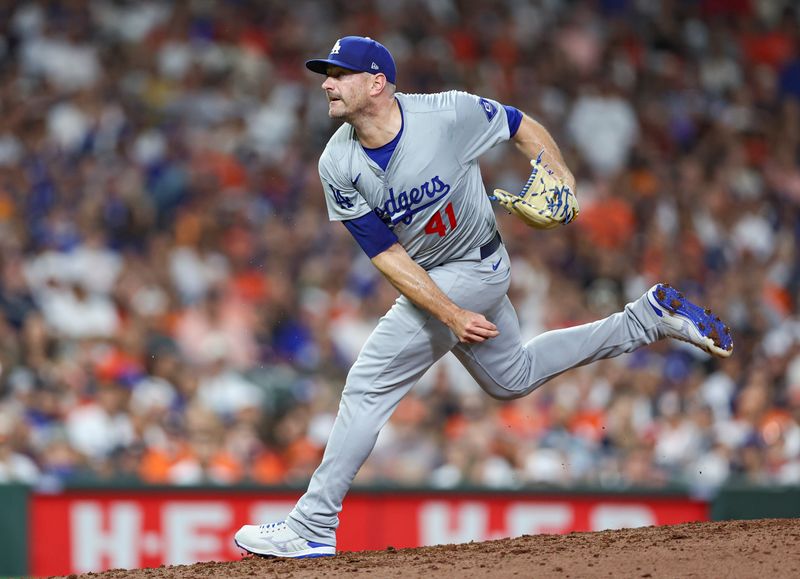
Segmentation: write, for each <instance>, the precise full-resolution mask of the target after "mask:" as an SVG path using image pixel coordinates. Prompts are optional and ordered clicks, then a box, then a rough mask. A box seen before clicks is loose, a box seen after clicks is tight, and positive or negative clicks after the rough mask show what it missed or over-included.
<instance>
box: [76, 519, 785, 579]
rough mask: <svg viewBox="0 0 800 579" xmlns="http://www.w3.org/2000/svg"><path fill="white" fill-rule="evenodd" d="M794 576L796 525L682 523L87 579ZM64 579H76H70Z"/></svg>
mask: <svg viewBox="0 0 800 579" xmlns="http://www.w3.org/2000/svg"><path fill="white" fill-rule="evenodd" d="M355 573H357V574H358V575H357V576H362V577H370V578H372V577H403V578H406V577H425V579H431V578H435V577H441V578H445V577H446V578H448V579H449V578H452V577H493V578H494V577H537V578H544V577H559V578H563V577H575V578H578V577H579V578H584V577H604V578H607V577H654V578H655V577H698V578H700V577H702V578H708V577H769V578H770V579H777V578H779V577H800V519H764V520H759V521H726V522H719V523H688V524H684V525H674V526H669V527H646V528H641V529H623V530H621V531H603V532H599V533H571V534H569V535H537V536H525V537H519V538H516V539H503V540H500V541H488V542H485V543H469V544H466V545H446V546H441V547H423V548H419V549H394V548H392V547H389V548H388V549H387V550H385V551H361V552H356V553H342V554H341V555H339V556H337V557H332V558H324V559H308V560H297V561H291V560H285V559H264V558H256V557H247V558H244V559H242V560H241V561H235V562H227V563H197V564H195V565H181V566H175V567H160V568H158V569H137V570H134V571H126V570H121V569H116V570H112V571H106V572H105V573H88V574H86V575H81V576H80V577H86V578H88V577H90V576H91V577H92V579H112V578H114V579H122V578H125V579H128V578H130V579H143V578H148V579H162V578H170V579H173V578H174V579H187V578H189V577H192V578H194V577H209V578H210V577H226V578H228V579H240V578H241V579H245V578H246V579H252V578H253V577H293V578H296V579H299V578H304V577H309V578H311V577H314V578H316V577H344V576H348V577H351V576H352V574H355ZM71 577H75V576H74V575H73V576H71Z"/></svg>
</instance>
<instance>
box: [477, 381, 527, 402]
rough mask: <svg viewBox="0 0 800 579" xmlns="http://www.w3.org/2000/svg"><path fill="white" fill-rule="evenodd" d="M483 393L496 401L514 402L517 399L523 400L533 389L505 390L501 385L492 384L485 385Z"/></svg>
mask: <svg viewBox="0 0 800 579" xmlns="http://www.w3.org/2000/svg"><path fill="white" fill-rule="evenodd" d="M482 386H483V391H484V392H486V393H487V394H488V395H489V396H491V397H492V398H494V399H495V400H514V399H515V398H522V397H523V396H525V395H526V394H528V393H529V392H531V390H533V388H526V389H523V390H509V389H508V388H503V387H502V386H500V385H499V384H491V385H486V384H483V385H482Z"/></svg>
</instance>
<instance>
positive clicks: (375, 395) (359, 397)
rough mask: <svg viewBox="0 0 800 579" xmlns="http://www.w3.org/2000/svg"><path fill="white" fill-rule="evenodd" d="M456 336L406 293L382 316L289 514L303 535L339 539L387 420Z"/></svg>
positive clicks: (290, 522) (332, 542)
mask: <svg viewBox="0 0 800 579" xmlns="http://www.w3.org/2000/svg"><path fill="white" fill-rule="evenodd" d="M454 342H455V337H454V336H453V335H452V333H451V332H450V331H449V329H448V328H447V327H446V326H444V325H442V324H441V323H440V322H439V321H438V320H435V319H432V318H430V317H429V316H427V315H426V314H424V313H423V312H422V311H420V310H419V309H417V308H416V307H414V306H413V305H411V303H410V302H408V300H406V299H405V298H401V299H399V300H398V301H397V303H396V304H395V306H393V307H392V309H391V310H390V311H389V313H388V314H387V315H386V316H385V317H384V318H382V319H381V321H380V322H379V324H378V326H377V327H376V328H375V331H374V332H373V333H372V335H371V336H370V338H369V340H368V341H367V343H366V344H365V345H364V348H363V349H362V351H361V353H360V354H359V357H358V360H357V361H356V363H355V365H354V366H353V368H352V369H351V370H350V373H349V374H348V376H347V383H346V385H345V388H344V391H343V392H342V400H341V403H340V404H339V413H338V415H337V417H336V421H335V422H334V426H333V430H332V431H331V435H330V437H329V439H328V443H327V446H326V447H325V454H324V456H323V459H322V463H321V464H320V465H319V467H318V468H317V470H316V471H315V472H314V475H313V477H312V478H311V481H310V483H309V487H308V491H307V492H306V493H305V494H304V495H303V497H302V498H301V499H300V501H298V503H297V505H296V506H295V508H294V510H293V511H292V512H291V513H290V515H289V517H288V518H287V520H286V523H287V525H289V527H290V528H291V529H292V530H294V531H295V532H296V533H297V534H298V535H300V536H301V537H304V538H306V539H308V540H312V541H319V542H321V543H325V544H328V545H335V544H336V528H337V527H338V525H339V516H338V515H339V512H340V511H341V509H342V501H343V500H344V497H345V495H346V494H347V492H348V490H349V489H350V485H351V484H352V482H353V478H354V477H355V475H356V473H357V472H358V470H359V469H360V468H361V465H362V464H363V463H364V461H365V460H366V459H367V457H368V456H369V454H370V452H371V451H372V448H373V447H374V445H375V441H376V439H377V437H378V433H379V432H380V430H381V428H382V427H383V425H384V424H385V423H386V421H387V420H388V419H389V417H390V416H391V414H392V412H393V411H394V409H395V407H396V406H397V404H398V403H399V402H400V400H401V399H402V398H403V396H405V394H406V393H407V392H408V390H409V388H411V386H413V385H414V384H415V383H416V382H417V380H418V379H419V378H420V376H422V374H424V373H425V371H426V370H427V369H428V368H429V367H430V366H431V365H432V364H433V363H434V362H435V361H436V360H438V359H439V358H440V357H441V356H443V355H444V354H445V353H447V352H448V351H449V350H450V349H451V348H452V346H453V343H454Z"/></svg>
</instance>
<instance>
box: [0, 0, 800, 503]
mask: <svg viewBox="0 0 800 579" xmlns="http://www.w3.org/2000/svg"><path fill="white" fill-rule="evenodd" d="M799 30H800V11H798V9H797V7H796V5H795V4H794V3H793V2H791V1H789V0H786V1H781V0H736V1H721V0H683V1H681V0H661V1H659V2H643V1H637V0H594V1H584V2H566V1H559V0H540V1H527V0H414V1H411V0H409V1H393V0H392V1H390V0H375V1H374V2H372V1H368V0H338V1H332V2H329V1H322V0H319V1H316V0H294V1H292V2H283V1H281V0H219V1H216V2H213V1H210V0H188V1H185V2H177V1H176V2H168V1H159V0H142V1H134V0H130V1H122V0H118V1H114V0H92V1H91V2H84V1H82V0H38V1H37V0H29V1H18V2H13V1H6V2H0V314H2V315H0V482H2V481H23V482H26V483H30V484H33V485H43V486H46V485H58V484H61V483H64V482H70V481H76V480H84V479H86V478H87V477H89V478H93V479H103V480H112V479H126V480H143V481H146V482H148V483H157V484H199V483H203V484H208V483H210V484H220V485H227V484H233V483H241V482H254V483H260V484H276V485H282V484H298V485H302V484H304V483H305V481H307V479H308V478H309V476H310V475H311V473H312V472H313V470H314V468H315V467H316V465H317V464H318V461H319V459H320V457H321V453H322V450H323V448H324V445H325V441H326V438H327V436H328V433H329V430H330V428H331V425H332V422H333V420H334V417H335V414H336V410H337V406H338V399H339V394H340V392H341V389H342V387H343V384H344V379H345V376H346V374H347V370H348V368H349V366H350V365H351V364H352V363H353V361H354V360H355V357H356V355H357V353H358V350H359V348H360V346H361V345H362V344H363V342H364V340H365V339H366V337H367V336H368V335H369V333H370V331H371V330H372V328H373V327H374V326H375V324H376V322H377V319H378V318H379V317H380V316H381V315H383V313H384V312H385V311H386V310H387V309H388V308H389V307H391V304H392V303H393V301H394V299H395V298H396V297H397V295H396V292H395V291H394V290H393V289H392V288H391V287H390V286H389V284H388V283H387V282H385V281H384V280H383V279H382V278H381V277H380V276H379V274H378V273H377V271H376V270H375V269H374V268H373V267H372V265H371V263H370V262H369V260H368V259H367V258H366V256H364V255H363V253H362V252H361V250H360V249H359V248H358V246H357V245H356V243H355V242H354V241H353V240H352V238H351V237H350V235H349V233H347V231H346V229H345V228H344V227H342V226H341V225H340V224H336V223H333V224H331V223H330V222H329V221H328V218H327V213H326V210H325V204H324V199H323V194H322V189H321V185H320V183H319V181H318V176H317V167H316V164H317V159H318V157H319V154H320V153H321V151H322V149H323V147H324V144H325V142H326V141H327V139H328V137H329V136H330V135H331V134H332V132H333V131H334V130H335V128H336V124H335V123H333V122H331V121H330V120H329V119H328V117H327V106H326V101H325V98H324V96H323V94H322V91H321V90H320V87H319V85H320V83H321V81H322V80H323V79H322V77H320V76H319V75H314V74H312V73H309V72H308V71H307V70H306V69H305V68H304V66H303V62H304V60H305V59H307V58H311V57H318V56H321V55H325V54H327V53H328V51H329V50H330V47H331V46H332V45H333V43H334V42H335V40H336V39H337V38H338V37H339V36H343V35H346V34H361V35H369V36H372V37H374V38H377V39H379V40H380V41H382V42H383V43H384V44H385V45H387V46H388V47H389V49H390V50H391V51H392V53H393V54H394V56H395V58H396V60H397V64H398V90H400V91H402V92H434V91H439V90H449V89H462V90H467V91H470V92H473V93H476V94H479V95H481V96H487V97H492V98H495V99H498V100H500V101H501V102H503V103H504V104H508V105H513V106H516V107H518V108H519V109H521V110H523V111H525V112H527V113H528V114H530V115H532V116H533V117H535V118H536V119H538V120H539V121H540V122H541V123H542V124H544V125H545V126H546V127H548V129H549V130H550V131H551V132H552V133H553V135H554V136H555V137H556V140H557V142H558V143H559V144H560V145H561V148H562V152H563V154H564V156H565V158H566V159H567V161H568V164H569V166H570V167H571V168H572V170H573V172H574V173H575V175H576V177H577V179H578V197H579V199H580V200H581V208H582V213H581V217H580V219H579V220H578V221H577V222H576V223H575V224H574V225H570V226H569V227H568V228H565V229H563V230H558V231H548V232H535V231H533V230H530V229H528V228H527V227H525V226H524V225H523V224H522V223H521V222H519V221H517V220H515V219H513V218H511V217H509V216H507V215H505V214H504V213H502V212H498V221H499V226H500V229H501V232H502V234H503V237H504V239H505V241H506V245H507V247H508V249H509V252H510V254H511V255H512V263H513V268H512V272H513V274H512V289H511V294H510V295H511V297H512V300H513V302H514V304H515V305H516V307H517V310H518V312H519V317H520V323H521V326H522V331H523V336H529V337H533V336H535V335H536V334H538V333H541V332H544V331H547V330H549V329H554V328H561V327H565V326H570V325H574V324H579V323H584V322H589V321H593V320H595V319H598V318H600V317H604V316H606V315H609V314H610V313H612V312H615V311H618V310H619V309H621V308H622V307H623V305H624V304H625V303H627V302H628V301H630V300H632V299H635V298H636V297H638V296H639V295H641V293H642V292H643V291H644V290H645V289H647V288H648V287H650V286H651V285H652V284H653V283H655V282H656V281H667V282H670V283H672V284H673V285H675V286H677V287H679V288H681V289H682V290H683V291H684V292H685V293H686V294H687V295H689V296H690V297H692V298H693V299H696V300H697V301H700V302H701V303H704V304H706V305H708V306H710V307H711V308H712V309H714V310H715V312H717V313H718V314H720V315H721V316H722V317H723V318H724V319H725V320H726V321H727V322H728V323H729V324H730V326H731V327H732V329H733V333H734V339H735V353H734V355H733V357H732V358H730V359H729V360H726V361H724V362H718V361H716V360H713V359H711V358H709V357H708V356H706V355H705V354H703V353H702V352H700V351H698V350H696V349H694V348H692V347H691V346H688V345H686V344H683V343H681V342H660V343H658V344H656V345H654V346H651V347H648V348H645V349H642V350H639V351H637V352H636V353H634V354H631V355H627V356H622V357H620V358H617V359H615V360H611V361H605V362H602V363H598V364H593V365H590V366H587V367H583V368H580V369H577V370H574V371H570V372H568V373H566V374H564V375H562V376H560V377H559V378H557V379H555V380H553V381H552V382H551V383H548V384H547V385H545V386H543V387H542V388H541V389H540V390H538V391H537V392H535V393H534V394H532V395H530V396H528V397H526V398H522V399H519V400H516V401H513V402H508V403H500V402H497V401H495V400H493V399H491V398H490V397H489V396H488V395H486V394H485V393H483V392H482V391H481V390H480V388H479V387H478V386H477V385H476V384H475V383H474V381H472V379H471V378H470V377H469V375H467V374H466V372H465V371H464V370H463V369H462V368H461V367H460V366H459V365H458V363H457V362H456V361H455V359H454V358H453V357H452V356H447V357H445V358H444V359H443V360H442V361H440V362H439V363H437V364H436V366H434V367H433V368H432V369H431V370H430V371H429V372H428V373H427V374H426V375H425V376H424V377H423V379H422V381H421V382H420V383H419V384H418V386H417V387H415V389H413V390H412V392H411V393H410V394H409V395H408V396H407V397H406V399H405V400H404V401H403V402H402V403H401V404H400V406H399V407H398V409H397V411H396V413H395V414H394V416H393V417H392V419H391V420H390V422H389V423H388V424H387V426H386V428H385V429H384V431H383V432H382V434H381V436H380V438H379V440H378V444H377V445H376V448H375V451H374V452H373V455H372V456H371V458H370V459H369V461H368V462H367V464H366V465H365V467H364V468H363V470H362V472H361V473H360V474H359V476H358V478H357V483H360V484H385V483H389V484H401V485H415V486H435V487H439V488H451V487H455V486H458V485H481V486H490V487H498V488H500V487H503V488H505V487H519V486H524V485H534V484H545V485H567V486H568V485H580V484H590V485H599V486H603V487H609V488H624V487H640V486H654V487H663V486H665V485H671V484H682V485H690V486H692V487H693V488H697V489H705V490H707V491H709V492H712V491H713V490H714V489H715V488H717V487H718V486H719V485H721V484H724V483H725V482H729V481H746V482H751V483H758V484H800V310H799V309H798V302H799V301H800V255H799V254H798V245H799V243H798V238H799V237H800V210H798V208H799V207H800V32H799ZM482 167H483V171H484V179H485V182H486V183H487V187H489V188H492V187H504V188H506V189H510V190H514V189H518V188H519V187H520V185H521V184H522V183H523V182H524V180H525V179H526V178H527V174H528V169H529V167H528V163H527V160H526V159H524V158H521V156H520V155H519V154H518V153H516V152H515V151H514V150H513V147H511V146H510V145H501V146H499V147H497V148H496V149H494V150H493V151H491V152H490V153H489V154H488V155H486V156H485V157H484V158H483V159H482Z"/></svg>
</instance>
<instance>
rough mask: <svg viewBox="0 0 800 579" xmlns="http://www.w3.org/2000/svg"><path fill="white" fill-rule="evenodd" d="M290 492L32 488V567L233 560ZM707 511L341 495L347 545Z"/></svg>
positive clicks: (587, 498)
mask: <svg viewBox="0 0 800 579" xmlns="http://www.w3.org/2000/svg"><path fill="white" fill-rule="evenodd" d="M298 497H299V493H296V492H286V493H284V492H273V491H270V492H269V493H266V492H263V493H259V492H255V491H253V492H249V491H248V492H230V491H229V492H226V491H222V490H220V491H187V490H161V491H157V492H156V491H152V490H132V491H108V490H92V491H88V490H81V491H66V492H63V493H59V494H52V495H47V494H34V495H33V496H32V497H31V504H30V528H29V545H30V561H29V563H30V564H29V572H30V573H31V574H32V575H38V576H43V575H45V576H46V575H67V574H70V573H83V572H87V571H103V570H106V569H111V568H119V567H122V568H138V567H157V566H159V565H161V564H167V565H175V564H185V563H194V562H197V561H208V560H215V561H222V560H235V559H238V558H239V557H240V556H241V551H240V550H239V549H238V548H237V547H236V546H235V545H234V543H233V534H234V533H235V531H236V530H237V529H238V528H239V526H241V525H243V524H246V523H255V522H267V521H274V520H279V519H282V518H283V517H284V516H285V515H286V513H287V512H288V511H289V510H290V509H291V507H292V506H293V505H294V502H295V501H296V499H297V498H298ZM706 520H709V505H708V503H707V502H705V501H697V500H692V499H690V498H688V497H687V496H686V495H639V496H637V495H619V494H613V495H602V494H587V495H575V494H541V493H531V494H524V493H518V492H515V493H513V494H487V493H446V494H444V493H416V492H415V493H409V492H385V493H376V492H363V493H361V492H358V491H354V492H353V493H351V494H350V496H349V497H348V498H347V501H346V502H345V506H344V511H343V513H342V517H341V521H342V522H341V527H340V529H339V533H338V547H339V550H343V551H354V550H363V549H385V548H386V547H387V546H389V545H392V546H394V547H398V548H400V547H416V546H421V545H433V544H440V543H462V542H467V541H483V540H487V539H496V538H501V537H510V536H518V535H523V534H536V533H567V532H570V531H595V530H602V529H613V528H622V527H638V526H647V525H665V524H675V523H682V522H688V521H706Z"/></svg>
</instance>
